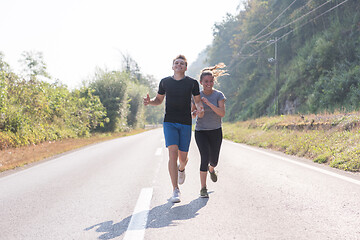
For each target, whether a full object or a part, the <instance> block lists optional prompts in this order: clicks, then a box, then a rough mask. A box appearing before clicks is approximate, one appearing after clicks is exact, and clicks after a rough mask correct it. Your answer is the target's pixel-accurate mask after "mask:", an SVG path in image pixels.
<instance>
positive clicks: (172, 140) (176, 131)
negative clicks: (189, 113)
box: [163, 122, 191, 152]
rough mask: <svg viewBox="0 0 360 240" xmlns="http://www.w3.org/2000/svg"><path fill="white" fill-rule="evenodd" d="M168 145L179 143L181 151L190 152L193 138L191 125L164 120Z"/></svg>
mask: <svg viewBox="0 0 360 240" xmlns="http://www.w3.org/2000/svg"><path fill="white" fill-rule="evenodd" d="M163 129H164V136H165V144H166V147H168V146H171V145H177V146H178V147H179V150H180V151H183V152H188V151H189V146H190V140H191V125H185V124H180V123H171V122H164V124H163Z"/></svg>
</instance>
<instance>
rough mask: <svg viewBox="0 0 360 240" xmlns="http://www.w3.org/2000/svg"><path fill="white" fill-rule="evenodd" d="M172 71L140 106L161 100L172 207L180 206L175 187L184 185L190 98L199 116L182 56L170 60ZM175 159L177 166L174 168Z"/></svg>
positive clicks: (195, 91) (197, 98)
mask: <svg viewBox="0 0 360 240" xmlns="http://www.w3.org/2000/svg"><path fill="white" fill-rule="evenodd" d="M172 69H173V70H174V75H173V76H171V77H166V78H163V79H162V80H161V81H160V84H159V89H158V93H157V95H156V97H155V98H153V99H150V97H149V94H147V97H145V98H144V105H145V106H147V105H153V106H156V105H159V104H161V103H162V102H163V100H164V98H165V96H166V101H165V117H164V123H163V129H164V136H165V144H166V147H167V148H168V151H169V163H168V167H169V174H170V178H171V183H172V186H173V195H172V197H171V201H172V202H173V203H177V202H180V190H179V186H178V184H183V183H184V181H185V166H186V164H187V160H188V158H187V155H188V151H189V146H190V140H191V125H192V118H191V98H192V95H193V96H194V101H195V105H196V108H197V111H198V112H199V113H200V112H203V111H204V107H203V105H202V103H201V98H200V90H199V83H198V82H197V81H196V80H195V79H193V78H191V77H188V76H185V71H186V70H187V60H186V58H185V56H183V55H178V56H177V57H176V58H175V59H174V60H173V66H172ZM177 159H179V165H178V164H177Z"/></svg>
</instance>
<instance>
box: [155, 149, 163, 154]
mask: <svg viewBox="0 0 360 240" xmlns="http://www.w3.org/2000/svg"><path fill="white" fill-rule="evenodd" d="M161 154H162V148H157V149H156V152H155V156H161Z"/></svg>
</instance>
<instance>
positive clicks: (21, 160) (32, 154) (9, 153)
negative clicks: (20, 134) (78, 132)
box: [0, 129, 146, 172]
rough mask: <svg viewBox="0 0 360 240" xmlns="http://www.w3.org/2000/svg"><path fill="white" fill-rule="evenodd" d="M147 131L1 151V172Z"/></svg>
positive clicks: (103, 135)
mask: <svg viewBox="0 0 360 240" xmlns="http://www.w3.org/2000/svg"><path fill="white" fill-rule="evenodd" d="M143 131H146V130H144V129H137V130H132V131H130V132H122V133H114V134H111V135H110V134H96V135H93V136H92V137H89V138H77V139H65V140H62V141H49V142H43V143H41V144H37V145H29V146H24V147H19V148H8V149H5V150H1V151H0V172H4V171H7V170H10V169H16V168H25V167H26V166H28V165H29V164H32V163H35V162H39V161H43V160H45V159H48V158H51V157H54V156H56V155H59V154H62V153H65V152H68V151H72V150H75V149H78V148H81V147H84V146H87V145H91V144H95V143H99V142H103V141H107V140H111V139H114V138H119V137H124V136H129V135H134V134H138V133H141V132H143Z"/></svg>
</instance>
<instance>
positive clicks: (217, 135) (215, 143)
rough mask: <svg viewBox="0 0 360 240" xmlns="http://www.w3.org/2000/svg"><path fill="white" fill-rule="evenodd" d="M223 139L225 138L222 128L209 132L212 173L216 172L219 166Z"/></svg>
mask: <svg viewBox="0 0 360 240" xmlns="http://www.w3.org/2000/svg"><path fill="white" fill-rule="evenodd" d="M222 139H223V136H222V129H221V128H219V129H215V130H211V131H209V144H210V158H209V164H210V166H209V171H210V172H214V168H215V167H216V166H217V165H218V162H219V155H220V148H221V143H222Z"/></svg>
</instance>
